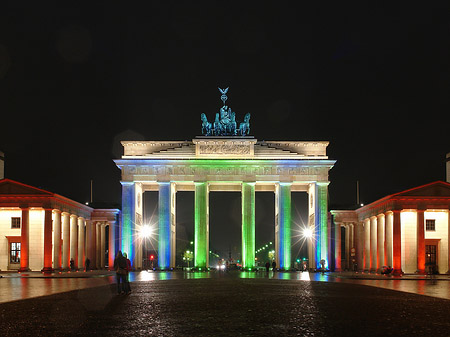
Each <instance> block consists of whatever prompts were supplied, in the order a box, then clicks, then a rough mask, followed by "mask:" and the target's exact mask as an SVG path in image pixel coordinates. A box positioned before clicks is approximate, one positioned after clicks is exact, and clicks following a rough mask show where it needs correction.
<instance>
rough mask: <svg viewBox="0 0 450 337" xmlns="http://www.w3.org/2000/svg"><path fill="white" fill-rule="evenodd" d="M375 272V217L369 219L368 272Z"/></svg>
mask: <svg viewBox="0 0 450 337" xmlns="http://www.w3.org/2000/svg"><path fill="white" fill-rule="evenodd" d="M376 271H377V217H376V216H371V217H370V272H371V273H372V272H376Z"/></svg>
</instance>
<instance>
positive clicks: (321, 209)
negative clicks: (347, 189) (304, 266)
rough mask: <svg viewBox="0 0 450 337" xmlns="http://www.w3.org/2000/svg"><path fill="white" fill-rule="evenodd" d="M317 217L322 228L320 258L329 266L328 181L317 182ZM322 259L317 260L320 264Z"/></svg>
mask: <svg viewBox="0 0 450 337" xmlns="http://www.w3.org/2000/svg"><path fill="white" fill-rule="evenodd" d="M316 198H317V199H316V200H317V203H316V205H317V208H316V219H317V222H318V227H319V228H320V238H318V240H320V260H322V259H324V260H325V261H326V262H325V267H326V268H329V267H330V266H329V261H328V183H317V195H316ZM320 260H319V261H317V263H318V264H320Z"/></svg>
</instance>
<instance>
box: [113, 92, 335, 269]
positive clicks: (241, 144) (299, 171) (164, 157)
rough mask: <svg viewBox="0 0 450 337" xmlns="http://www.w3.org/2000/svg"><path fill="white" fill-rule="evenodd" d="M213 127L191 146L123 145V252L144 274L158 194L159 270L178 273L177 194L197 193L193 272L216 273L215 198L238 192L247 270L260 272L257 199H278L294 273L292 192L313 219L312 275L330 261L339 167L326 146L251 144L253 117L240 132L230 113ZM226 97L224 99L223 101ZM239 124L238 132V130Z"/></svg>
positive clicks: (279, 258) (281, 260) (281, 252)
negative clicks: (331, 198) (145, 239)
mask: <svg viewBox="0 0 450 337" xmlns="http://www.w3.org/2000/svg"><path fill="white" fill-rule="evenodd" d="M220 90H221V93H222V97H221V99H222V101H223V103H224V106H223V107H222V108H221V109H220V116H219V113H217V115H216V121H215V122H214V125H213V123H209V122H208V121H207V119H206V116H205V115H204V114H202V116H201V117H202V118H201V119H202V121H203V125H202V131H203V134H204V135H203V136H199V137H196V138H194V139H193V140H192V141H122V145H123V149H124V154H123V156H122V158H121V159H117V160H115V163H116V165H117V166H118V167H119V168H120V169H121V171H122V180H121V184H122V221H121V225H120V226H121V228H120V247H121V249H122V251H125V252H128V255H129V257H130V260H131V261H132V264H133V265H134V267H135V268H136V269H139V268H142V247H141V243H140V239H139V238H138V235H137V233H138V231H139V228H140V227H141V226H143V215H144V210H143V198H142V194H143V193H144V192H145V191H158V213H159V219H158V222H159V224H158V236H157V237H158V266H159V268H161V269H169V268H173V267H175V252H176V250H175V244H176V216H175V212H176V193H177V192H178V191H194V194H195V197H194V200H195V201H194V203H195V206H194V207H195V211H194V219H195V225H194V265H195V267H197V268H207V267H209V192H211V191H239V192H241V201H242V207H241V212H242V266H243V268H245V269H249V268H253V267H254V266H255V193H256V192H259V191H272V192H274V193H275V205H274V207H275V219H274V226H275V261H276V263H277V267H279V268H280V269H284V270H288V269H290V268H291V264H292V261H291V235H292V233H291V192H298V191H301V192H307V193H308V213H309V216H308V219H309V224H308V225H309V226H310V229H311V230H312V233H313V240H311V242H312V244H311V245H309V260H310V267H316V266H317V267H320V261H321V260H322V259H323V260H325V263H326V266H327V264H328V259H329V254H328V251H329V247H328V245H329V240H328V237H329V234H328V224H327V222H328V205H327V200H328V184H329V181H328V171H329V170H330V169H331V168H332V167H333V165H334V163H335V161H334V160H329V159H328V157H327V155H326V148H327V146H328V144H329V143H328V142H326V141H258V140H257V139H255V138H253V137H252V136H249V135H248V133H249V131H250V124H249V120H250V114H247V115H246V116H245V119H244V122H243V123H240V125H239V127H237V123H236V122H235V115H234V112H232V111H231V109H230V108H228V107H227V106H226V105H225V101H226V95H225V94H226V91H227V89H225V90H222V89H220ZM224 96H225V99H224ZM233 123H234V124H233Z"/></svg>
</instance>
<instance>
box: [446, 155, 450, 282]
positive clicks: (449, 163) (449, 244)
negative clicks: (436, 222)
mask: <svg viewBox="0 0 450 337" xmlns="http://www.w3.org/2000/svg"><path fill="white" fill-rule="evenodd" d="M447 156H448V154H447ZM447 158H449V157H447ZM449 170H450V160H447V172H448V173H447V182H449V179H450V172H449ZM447 213H448V216H447V228H448V230H447V250H448V253H447V254H448V255H447V262H448V271H447V274H450V209H449V210H447Z"/></svg>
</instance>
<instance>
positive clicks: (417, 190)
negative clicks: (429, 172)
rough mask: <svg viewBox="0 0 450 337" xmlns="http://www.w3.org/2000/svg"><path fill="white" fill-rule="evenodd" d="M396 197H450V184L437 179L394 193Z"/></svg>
mask: <svg viewBox="0 0 450 337" xmlns="http://www.w3.org/2000/svg"><path fill="white" fill-rule="evenodd" d="M393 196H395V197H450V184H449V183H446V182H444V181H436V182H433V183H430V184H426V185H422V186H418V187H414V188H411V189H409V190H406V191H403V192H400V193H397V194H394V195H393Z"/></svg>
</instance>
